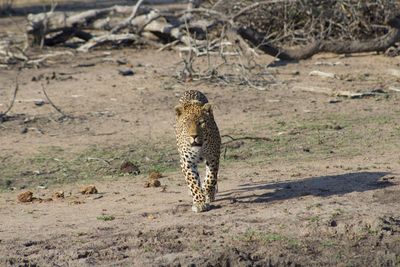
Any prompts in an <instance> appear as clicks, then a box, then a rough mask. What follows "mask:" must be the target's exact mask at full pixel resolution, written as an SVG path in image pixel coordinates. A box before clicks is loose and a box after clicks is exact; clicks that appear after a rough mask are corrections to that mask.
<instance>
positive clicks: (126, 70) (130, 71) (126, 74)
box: [118, 68, 135, 76]
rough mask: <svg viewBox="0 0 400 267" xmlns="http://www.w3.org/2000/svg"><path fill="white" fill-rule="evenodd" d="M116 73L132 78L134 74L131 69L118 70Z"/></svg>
mask: <svg viewBox="0 0 400 267" xmlns="http://www.w3.org/2000/svg"><path fill="white" fill-rule="evenodd" d="M118 73H119V74H121V75H122V76H132V75H134V74H135V73H134V72H133V70H132V69H128V68H122V69H118Z"/></svg>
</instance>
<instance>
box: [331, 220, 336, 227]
mask: <svg viewBox="0 0 400 267" xmlns="http://www.w3.org/2000/svg"><path fill="white" fill-rule="evenodd" d="M329 225H330V226H331V227H336V226H337V222H336V221H335V220H331V221H330V223H329Z"/></svg>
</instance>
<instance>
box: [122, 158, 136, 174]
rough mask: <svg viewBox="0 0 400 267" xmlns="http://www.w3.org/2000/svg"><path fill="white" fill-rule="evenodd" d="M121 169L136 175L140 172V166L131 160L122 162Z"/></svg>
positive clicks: (123, 171)
mask: <svg viewBox="0 0 400 267" xmlns="http://www.w3.org/2000/svg"><path fill="white" fill-rule="evenodd" d="M119 169H120V171H121V172H122V173H130V174H134V175H138V174H140V169H139V166H137V165H135V164H133V163H132V162H130V161H124V162H122V164H121V166H120V168H119Z"/></svg>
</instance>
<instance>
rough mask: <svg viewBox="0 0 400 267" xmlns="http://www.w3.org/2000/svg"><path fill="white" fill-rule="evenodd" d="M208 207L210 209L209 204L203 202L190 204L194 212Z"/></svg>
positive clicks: (202, 210)
mask: <svg viewBox="0 0 400 267" xmlns="http://www.w3.org/2000/svg"><path fill="white" fill-rule="evenodd" d="M209 209H210V206H209V205H208V204H207V203H204V202H197V203H193V206H192V211H193V212H195V213H199V212H204V211H208V210H209Z"/></svg>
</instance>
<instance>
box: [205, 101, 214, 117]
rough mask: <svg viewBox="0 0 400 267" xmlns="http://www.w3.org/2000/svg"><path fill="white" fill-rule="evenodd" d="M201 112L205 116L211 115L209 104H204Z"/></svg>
mask: <svg viewBox="0 0 400 267" xmlns="http://www.w3.org/2000/svg"><path fill="white" fill-rule="evenodd" d="M203 110H204V111H205V112H206V113H207V114H209V115H210V114H212V107H211V104H210V103H206V104H204V106H203Z"/></svg>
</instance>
